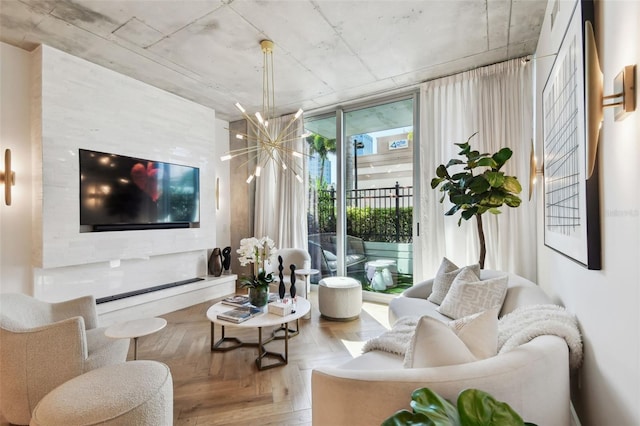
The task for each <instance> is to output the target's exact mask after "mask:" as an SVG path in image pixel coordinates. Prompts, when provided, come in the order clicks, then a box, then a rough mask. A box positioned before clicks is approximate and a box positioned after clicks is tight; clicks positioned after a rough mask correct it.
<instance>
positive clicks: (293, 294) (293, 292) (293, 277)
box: [289, 265, 296, 298]
mask: <svg viewBox="0 0 640 426" xmlns="http://www.w3.org/2000/svg"><path fill="white" fill-rule="evenodd" d="M289 269H291V287H289V294H290V295H291V297H292V298H293V297H296V265H290V266H289Z"/></svg>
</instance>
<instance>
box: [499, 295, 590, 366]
mask: <svg viewBox="0 0 640 426" xmlns="http://www.w3.org/2000/svg"><path fill="white" fill-rule="evenodd" d="M548 334H551V335H555V336H559V337H562V338H563V339H564V340H565V341H566V342H567V345H568V346H569V366H570V367H571V368H578V367H580V364H581V363H582V338H581V336H580V331H579V330H578V323H577V321H576V318H575V316H573V315H572V314H570V313H569V312H567V311H566V310H565V309H564V308H563V307H561V306H558V305H530V306H522V307H520V308H517V309H515V310H514V311H513V312H511V313H509V314H507V315H505V316H504V317H502V318H500V320H499V321H498V353H499V354H501V353H505V352H509V351H510V350H513V349H515V348H517V347H518V346H520V345H522V344H524V343H527V342H529V341H530V340H532V339H533V338H535V337H538V336H542V335H548Z"/></svg>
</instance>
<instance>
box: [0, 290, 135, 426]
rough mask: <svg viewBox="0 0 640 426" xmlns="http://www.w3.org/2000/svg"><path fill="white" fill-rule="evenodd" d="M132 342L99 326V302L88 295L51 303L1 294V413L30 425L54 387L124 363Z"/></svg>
mask: <svg viewBox="0 0 640 426" xmlns="http://www.w3.org/2000/svg"><path fill="white" fill-rule="evenodd" d="M128 351H129V340H126V339H110V338H108V337H106V336H105V335H104V329H103V328H98V316H97V312H96V302H95V298H94V297H93V296H85V297H81V298H77V299H73V300H68V301H65V302H60V303H47V302H43V301H41V300H37V299H34V298H32V297H30V296H27V295H25V294H14V293H5V294H0V377H1V378H2V379H1V380H0V411H2V414H3V415H4V417H5V418H6V419H7V420H8V421H9V422H11V423H12V424H20V425H25V424H29V421H30V419H31V413H32V412H33V409H34V408H35V406H36V404H37V403H38V402H39V401H40V400H41V399H42V398H43V397H44V396H45V395H46V394H47V393H49V392H50V391H51V390H52V389H54V388H55V387H57V386H59V385H61V384H62V383H64V382H66V381H68V380H70V379H72V378H74V377H76V376H79V375H81V374H83V373H86V372H87V371H90V370H93V369H95V368H98V367H103V366H105V365H110V364H115V363H121V362H124V361H126V358H127V353H128Z"/></svg>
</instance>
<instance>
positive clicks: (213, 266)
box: [209, 247, 222, 277]
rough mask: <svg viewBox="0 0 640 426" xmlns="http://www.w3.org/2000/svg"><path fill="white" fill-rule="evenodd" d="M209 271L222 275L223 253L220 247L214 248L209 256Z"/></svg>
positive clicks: (212, 273) (216, 275)
mask: <svg viewBox="0 0 640 426" xmlns="http://www.w3.org/2000/svg"><path fill="white" fill-rule="evenodd" d="M209 273H210V274H211V275H213V276H214V277H219V276H220V275H222V254H221V253H220V248H219V247H216V248H214V249H213V251H212V252H211V256H209Z"/></svg>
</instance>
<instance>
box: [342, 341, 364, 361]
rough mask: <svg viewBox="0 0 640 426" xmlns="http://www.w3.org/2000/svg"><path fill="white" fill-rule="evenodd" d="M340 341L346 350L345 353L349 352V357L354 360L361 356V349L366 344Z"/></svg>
mask: <svg viewBox="0 0 640 426" xmlns="http://www.w3.org/2000/svg"><path fill="white" fill-rule="evenodd" d="M340 341H341V342H342V344H343V345H344V347H345V348H346V349H347V351H349V355H351V357H353V358H355V357H357V356H360V355H362V347H363V346H364V344H365V343H366V342H354V341H353V340H345V339H341V340H340Z"/></svg>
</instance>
